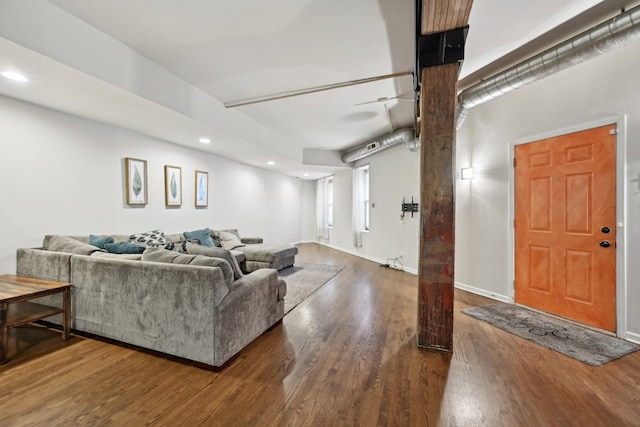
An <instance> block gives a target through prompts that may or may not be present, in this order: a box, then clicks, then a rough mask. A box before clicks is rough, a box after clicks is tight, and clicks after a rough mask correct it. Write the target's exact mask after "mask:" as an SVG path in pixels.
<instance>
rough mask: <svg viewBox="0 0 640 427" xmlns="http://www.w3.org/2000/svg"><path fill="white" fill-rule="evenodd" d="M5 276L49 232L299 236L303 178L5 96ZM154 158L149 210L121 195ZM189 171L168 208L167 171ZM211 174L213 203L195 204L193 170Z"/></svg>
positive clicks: (1, 106)
mask: <svg viewBox="0 0 640 427" xmlns="http://www.w3.org/2000/svg"><path fill="white" fill-rule="evenodd" d="M0 117H1V118H2V119H1V120H0V138H1V139H0V146H1V147H2V148H1V149H2V154H1V155H0V182H2V183H3V185H2V188H3V191H2V194H3V201H2V203H1V206H2V210H1V212H2V213H1V216H2V221H1V222H0V223H1V224H2V236H3V239H2V241H1V242H0V271H1V272H3V273H13V272H15V251H16V249H17V248H19V247H34V246H40V245H41V243H42V238H43V236H44V235H45V234H89V233H123V234H128V233H133V232H141V231H147V230H151V229H155V228H160V229H163V230H164V231H165V232H167V233H175V232H183V231H186V230H192V229H196V228H203V227H212V228H227V227H229V228H238V229H239V230H240V233H241V235H244V236H247V237H249V236H262V237H264V238H265V241H267V242H284V241H287V242H297V241H299V240H300V238H301V237H300V236H301V212H300V207H301V182H300V180H298V179H296V178H291V177H287V176H284V175H280V174H277V173H273V172H271V171H268V170H265V169H259V168H255V167H251V166H247V165H244V164H241V163H237V162H235V161H231V160H228V159H225V158H221V157H218V156H215V155H212V154H207V153H204V152H200V151H197V150H193V149H189V148H186V147H182V146H178V145H175V144H171V143H167V142H164V141H160V140H157V139H154V138H151V137H147V136H144V135H141V134H137V133H134V132H130V131H127V130H123V129H120V128H116V127H113V126H108V125H105V124H101V123H97V122H94V121H90V120H86V119H82V118H79V117H76V116H72V115H68V114H65V113H61V112H57V111H54V110H50V109H47V108H43V107H39V106H36V105H33V104H29V103H25V102H22V101H17V100H14V99H11V98H7V97H3V96H0ZM125 157H135V158H139V159H144V160H146V161H147V167H148V175H149V204H148V205H146V206H145V207H130V206H128V205H126V203H125V196H124V186H123V180H124V160H123V159H124V158H125ZM167 164H169V165H175V166H180V167H182V180H183V186H182V191H183V200H182V207H180V208H167V207H165V203H164V165H167ZM196 169H198V170H204V171H208V172H209V206H208V208H204V209H202V208H200V209H196V208H195V207H194V171H195V170H196Z"/></svg>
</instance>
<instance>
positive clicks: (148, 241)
mask: <svg viewBox="0 0 640 427" xmlns="http://www.w3.org/2000/svg"><path fill="white" fill-rule="evenodd" d="M129 241H131V242H133V243H139V244H141V245H146V246H154V245H163V244H165V243H166V242H167V241H166V239H165V238H164V232H163V231H162V230H152V231H145V232H144V233H137V234H132V235H131V236H129Z"/></svg>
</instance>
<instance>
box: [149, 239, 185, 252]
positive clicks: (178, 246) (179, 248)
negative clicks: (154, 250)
mask: <svg viewBox="0 0 640 427" xmlns="http://www.w3.org/2000/svg"><path fill="white" fill-rule="evenodd" d="M187 242H189V240H179V241H177V242H167V243H165V244H164V245H157V246H155V245H154V247H158V248H162V249H166V250H168V251H174V252H180V253H183V254H186V253H187V248H186V246H185V245H186V244H187ZM148 246H149V247H151V246H152V245H148Z"/></svg>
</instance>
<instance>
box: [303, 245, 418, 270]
mask: <svg viewBox="0 0 640 427" xmlns="http://www.w3.org/2000/svg"><path fill="white" fill-rule="evenodd" d="M314 243H317V244H319V245H322V246H326V247H328V248H331V249H335V250H336V251H340V252H344V253H347V254H349V255H353V256H357V257H359V258H364V259H366V260H369V261H372V262H375V263H377V264H386V262H387V260H383V259H380V258H376V257H372V256H370V255H365V254H361V253H360V252H357V251H354V250H351V249H347V248H343V247H340V246H335V245H332V244H330V243H321V242H314ZM398 271H401V270H398ZM402 271H404V272H406V273H409V274H413V275H417V274H418V270H416V269H414V268H409V267H404V266H403V269H402Z"/></svg>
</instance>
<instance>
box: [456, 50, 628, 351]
mask: <svg viewBox="0 0 640 427" xmlns="http://www.w3.org/2000/svg"><path fill="white" fill-rule="evenodd" d="M638 69H640V43H638V42H636V43H635V44H633V45H631V46H628V47H625V48H622V49H619V50H617V51H614V52H611V53H607V54H605V55H603V56H601V57H599V58H596V59H592V60H590V61H588V62H586V63H584V64H581V65H578V66H575V67H573V68H571V69H568V70H565V71H562V72H560V73H558V74H556V75H554V76H551V77H548V78H546V79H544V80H541V81H539V82H536V83H534V84H531V85H529V86H527V87H524V88H522V89H519V90H517V91H515V92H513V93H512V94H509V95H506V96H503V97H501V98H499V99H496V100H494V101H490V102H488V103H486V104H484V105H482V106H479V107H477V108H475V109H473V110H471V112H470V114H469V116H468V117H467V119H466V121H465V122H464V125H463V126H462V128H461V129H460V130H459V133H458V145H457V162H458V167H457V169H459V168H460V167H463V166H467V165H470V164H472V165H473V167H474V168H475V170H476V173H477V177H476V178H474V179H473V180H472V181H464V182H461V181H458V186H457V191H456V198H457V205H456V216H457V220H456V228H457V229H456V270H455V277H456V281H457V282H460V283H462V284H464V285H467V286H470V287H472V288H475V289H476V290H478V291H480V292H482V293H487V294H492V293H493V294H497V295H502V296H503V297H505V298H508V297H509V296H510V295H511V293H512V290H513V284H512V282H511V269H512V265H513V260H512V252H511V250H510V249H509V233H510V228H511V220H512V218H510V215H509V197H510V194H511V190H510V188H509V168H511V164H510V160H511V157H510V149H509V144H510V143H512V142H515V141H518V140H523V139H534V138H535V137H536V136H538V135H543V134H546V133H550V132H560V133H561V132H562V131H563V130H565V129H570V128H573V127H576V126H585V125H589V123H594V122H597V121H600V120H604V119H609V118H612V119H613V120H612V121H613V122H615V119H616V118H619V117H623V116H625V115H626V116H627V127H626V137H627V141H626V161H625V164H624V168H622V170H621V171H620V173H621V174H623V181H624V183H625V188H624V198H625V202H626V211H625V214H626V220H625V222H624V224H623V227H622V229H621V230H620V231H619V235H618V236H619V240H618V242H619V243H621V242H623V241H625V242H626V246H627V248H626V249H627V250H626V270H625V271H624V272H623V274H624V275H626V285H627V295H626V304H625V305H624V307H623V309H624V311H626V315H625V316H624V319H623V322H622V323H623V324H621V325H618V326H619V333H620V334H621V335H622V336H623V337H626V338H630V339H634V340H640V311H639V310H637V307H638V306H639V305H640V263H639V262H638V260H640V143H639V142H638V140H639V139H640V102H639V101H640V77H638V72H637V70H638ZM620 246H621V245H620V244H619V248H618V250H619V251H620V249H621V248H620Z"/></svg>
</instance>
